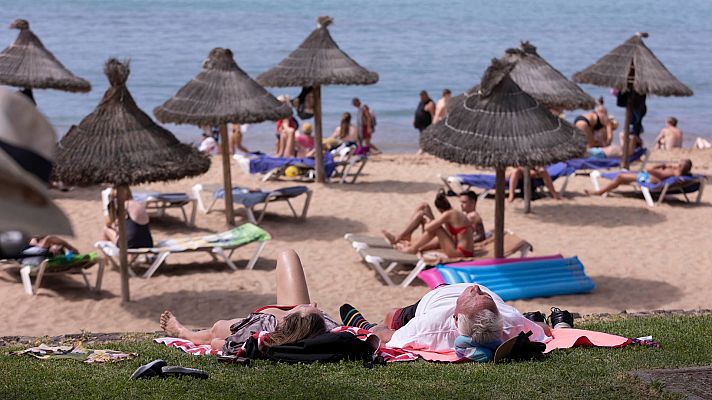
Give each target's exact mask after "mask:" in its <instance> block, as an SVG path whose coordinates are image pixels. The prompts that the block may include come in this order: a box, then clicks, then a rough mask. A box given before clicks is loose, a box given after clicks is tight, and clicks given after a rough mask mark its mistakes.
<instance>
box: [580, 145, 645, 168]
mask: <svg viewBox="0 0 712 400" xmlns="http://www.w3.org/2000/svg"><path fill="white" fill-rule="evenodd" d="M647 152H648V150H647V149H644V148H642V147H639V148H637V149H635V151H634V152H633V154H631V155H630V159H629V161H630V162H633V161H638V160H640V159H641V158H642V157H643V156H644V155H645V153H647ZM566 164H567V165H568V166H569V167H571V168H573V169H575V170H579V169H609V168H619V167H620V166H621V159H620V157H611V158H574V159H572V160H568V161H566Z"/></svg>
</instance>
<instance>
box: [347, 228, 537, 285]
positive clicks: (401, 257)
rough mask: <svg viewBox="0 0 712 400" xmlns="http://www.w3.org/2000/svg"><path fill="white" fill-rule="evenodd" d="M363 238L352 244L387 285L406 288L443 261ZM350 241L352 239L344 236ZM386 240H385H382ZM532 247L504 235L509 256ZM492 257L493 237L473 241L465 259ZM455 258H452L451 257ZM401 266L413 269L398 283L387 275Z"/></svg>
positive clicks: (523, 253) (527, 243)
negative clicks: (424, 270) (370, 241)
mask: <svg viewBox="0 0 712 400" xmlns="http://www.w3.org/2000/svg"><path fill="white" fill-rule="evenodd" d="M351 238H352V239H353V238H359V237H357V236H351ZM359 239H362V240H364V241H362V242H354V241H352V243H360V244H359V245H356V244H354V247H355V248H357V251H358V253H359V255H360V256H361V258H363V260H364V261H365V262H366V263H367V264H368V265H369V266H371V268H373V270H374V271H375V272H376V273H378V275H380V276H381V278H382V279H383V280H384V281H385V282H386V284H388V286H401V287H406V286H408V285H410V283H411V282H413V280H414V279H415V278H416V277H417V276H418V273H420V271H422V270H423V269H425V267H426V266H428V265H435V264H437V263H439V262H440V261H442V260H439V259H437V258H430V257H428V256H429V253H427V252H426V253H425V254H424V255H423V257H422V258H421V257H418V256H417V255H415V254H410V253H403V252H400V251H398V250H396V249H394V248H392V247H390V246H389V247H366V246H364V243H365V242H366V240H365V237H360V238H359ZM372 239H373V243H374V244H377V243H378V242H377V240H376V238H375V237H372ZM347 240H351V239H347ZM384 242H385V240H384ZM531 250H532V245H531V244H530V243H529V242H527V241H525V240H523V239H522V238H520V237H518V236H516V235H514V234H512V233H507V234H506V235H505V237H504V255H505V257H509V256H510V255H512V254H515V253H520V256H521V257H525V256H526V255H527V254H528V253H529V251H531ZM492 257H494V237H490V238H487V239H485V240H484V241H482V242H479V243H476V244H475V249H474V256H473V257H472V258H467V259H479V258H492ZM451 261H454V260H451ZM398 266H403V267H405V268H412V269H411V271H410V272H409V273H408V275H407V276H406V277H405V279H403V281H401V283H400V284H399V285H396V284H395V283H394V282H393V280H392V279H391V277H390V273H391V272H392V271H394V270H395V268H396V267H398Z"/></svg>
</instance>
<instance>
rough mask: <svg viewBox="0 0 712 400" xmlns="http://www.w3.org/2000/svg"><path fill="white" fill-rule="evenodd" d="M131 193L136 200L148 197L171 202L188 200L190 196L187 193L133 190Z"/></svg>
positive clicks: (144, 199) (143, 199)
mask: <svg viewBox="0 0 712 400" xmlns="http://www.w3.org/2000/svg"><path fill="white" fill-rule="evenodd" d="M132 195H133V198H134V200H136V201H146V200H148V199H156V200H163V201H168V202H171V203H180V202H183V201H190V196H189V195H188V194H187V193H161V192H133V193H132Z"/></svg>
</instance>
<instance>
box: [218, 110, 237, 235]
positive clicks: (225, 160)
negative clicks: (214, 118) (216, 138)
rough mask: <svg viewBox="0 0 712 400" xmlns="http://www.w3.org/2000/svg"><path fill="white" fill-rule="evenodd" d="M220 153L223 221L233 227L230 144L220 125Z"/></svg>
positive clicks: (224, 128)
mask: <svg viewBox="0 0 712 400" xmlns="http://www.w3.org/2000/svg"><path fill="white" fill-rule="evenodd" d="M219 130H220V153H221V157H222V168H223V189H224V190H225V220H226V222H227V224H228V225H235V211H234V210H233V207H232V176H231V173H230V143H229V139H228V136H227V124H226V123H223V124H220V129H219Z"/></svg>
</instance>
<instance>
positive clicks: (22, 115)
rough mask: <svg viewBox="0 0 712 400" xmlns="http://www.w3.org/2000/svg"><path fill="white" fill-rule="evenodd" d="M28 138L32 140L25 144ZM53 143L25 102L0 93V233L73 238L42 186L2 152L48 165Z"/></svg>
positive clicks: (42, 121) (46, 124) (46, 128)
mask: <svg viewBox="0 0 712 400" xmlns="http://www.w3.org/2000/svg"><path fill="white" fill-rule="evenodd" d="M30 138H31V139H32V140H28V139H30ZM55 140H56V137H55V134H54V130H52V127H51V126H50V125H49V122H47V120H46V119H45V118H44V117H43V116H42V114H40V113H39V112H38V111H37V110H36V109H35V107H34V106H33V105H32V103H30V101H29V100H27V99H26V98H25V97H24V96H22V95H20V94H17V93H13V92H11V91H9V90H7V89H0V143H1V144H2V149H0V187H2V191H0V232H5V231H11V230H20V231H23V232H25V233H27V234H29V235H45V234H50V233H52V234H60V235H72V234H73V232H72V227H71V224H70V223H69V220H68V219H67V217H66V216H65V215H64V214H63V213H62V211H61V210H60V209H59V207H57V206H56V205H55V204H54V203H53V202H52V199H51V198H50V196H49V193H48V192H47V185H46V183H44V182H42V181H41V180H40V178H39V177H37V176H36V175H34V174H33V173H31V172H29V171H27V170H25V169H23V168H22V166H21V165H20V163H18V162H16V161H15V158H13V157H12V156H11V155H10V154H9V153H8V152H7V151H6V150H4V149H9V150H10V151H12V152H13V153H14V155H15V156H18V157H24V158H25V159H27V158H32V157H33V156H34V157H36V158H37V159H45V160H46V161H47V162H50V161H51V158H52V156H53V154H54V143H55ZM48 159H49V160H48ZM20 161H23V160H22V159H21V160H20ZM50 166H51V164H50Z"/></svg>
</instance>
